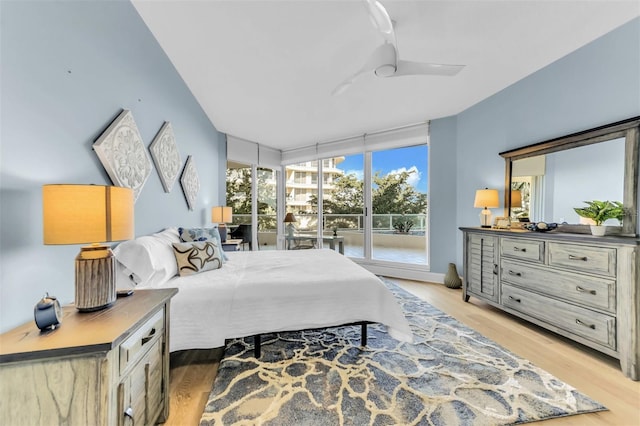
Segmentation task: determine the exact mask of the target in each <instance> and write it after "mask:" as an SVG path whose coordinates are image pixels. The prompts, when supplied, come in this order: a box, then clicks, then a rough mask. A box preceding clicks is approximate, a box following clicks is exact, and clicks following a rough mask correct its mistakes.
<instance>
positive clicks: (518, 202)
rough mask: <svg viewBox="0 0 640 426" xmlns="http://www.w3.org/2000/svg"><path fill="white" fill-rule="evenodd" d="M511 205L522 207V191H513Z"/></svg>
mask: <svg viewBox="0 0 640 426" xmlns="http://www.w3.org/2000/svg"><path fill="white" fill-rule="evenodd" d="M511 207H522V191H519V190H517V189H514V190H512V191H511Z"/></svg>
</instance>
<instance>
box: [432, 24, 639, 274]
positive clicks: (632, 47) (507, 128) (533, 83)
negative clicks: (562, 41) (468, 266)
mask: <svg viewBox="0 0 640 426" xmlns="http://www.w3.org/2000/svg"><path fill="white" fill-rule="evenodd" d="M637 115H640V18H636V19H634V20H632V21H630V22H628V23H627V24H625V25H623V26H621V27H619V28H617V29H615V30H614V31H612V32H610V33H608V34H606V35H604V36H602V37H600V38H599V39H597V40H595V41H593V42H592V43H589V44H587V45H586V46H583V47H582V48H580V49H578V50H576V51H575V52H572V53H570V54H569V55H567V56H565V57H564V58H561V59H559V60H558V61H556V62H554V63H552V64H550V65H549V66H547V67H545V68H543V69H541V70H539V71H538V72H536V73H534V74H531V75H530V76H528V77H526V78H524V79H522V80H520V81H518V82H517V83H515V84H513V85H511V86H510V87H508V88H506V89H504V90H502V91H501V92H499V93H497V94H495V95H493V96H491V97H489V98H487V99H485V100H484V101H482V102H480V103H478V104H476V105H474V106H473V107H471V108H469V109H467V110H465V111H463V112H462V113H460V114H458V115H457V116H456V117H455V119H456V127H455V129H454V128H452V127H451V126H450V121H449V120H450V118H445V119H440V120H434V121H432V126H433V128H434V129H439V130H441V131H439V132H435V131H434V132H432V134H431V144H432V145H434V146H435V145H438V144H439V143H441V139H442V140H445V141H446V140H455V141H456V169H455V170H443V174H435V173H432V175H431V182H432V185H431V188H432V190H433V188H434V187H435V186H436V185H438V184H439V183H441V182H444V181H447V180H455V181H456V183H457V184H456V191H455V193H456V197H457V200H456V202H455V206H454V208H455V209H456V211H457V215H450V216H446V215H444V214H442V211H443V210H444V211H446V212H451V208H452V206H451V205H450V204H437V203H436V202H435V201H434V200H432V202H431V205H430V211H431V212H432V213H431V214H432V216H434V217H435V216H436V215H439V216H441V217H443V218H444V220H443V221H442V222H437V223H434V222H433V221H432V223H431V226H432V233H433V232H437V231H436V230H435V229H433V227H434V226H437V227H438V228H440V227H444V228H447V229H451V228H457V227H458V226H478V225H479V218H478V214H479V211H478V209H475V208H473V199H474V196H475V191H476V189H480V188H484V187H489V188H500V189H501V191H500V199H502V197H503V192H504V191H502V188H504V159H503V158H502V157H500V156H499V155H498V153H499V152H502V151H506V150H509V149H513V148H518V147H520V146H524V145H529V144H532V143H535V142H540V141H543V140H547V139H551V138H554V137H558V136H562V135H566V134H570V133H574V132H577V131H581V130H586V129H590V128H593V127H596V126H600V125H604V124H608V123H612V122H615V121H619V120H623V119H626V118H630V117H633V116H637ZM432 158H436V157H435V154H433V157H432ZM432 172H433V170H432ZM502 212H503V210H502V209H494V210H493V213H494V216H496V215H497V216H502ZM447 235H448V233H447ZM455 241H456V244H455V245H454V244H448V242H447V241H440V240H438V241H437V240H435V239H433V238H432V241H431V245H430V251H431V253H432V255H431V256H432V260H433V258H434V256H435V255H436V253H437V256H438V257H440V258H442V259H444V258H447V259H451V261H453V260H454V259H457V264H458V272H462V269H461V266H462V234H461V233H460V232H457V237H456V238H455ZM440 243H441V244H440ZM432 264H433V268H432V271H434V272H445V269H443V268H442V267H441V266H440V265H439V264H436V263H435V262H433V261H432Z"/></svg>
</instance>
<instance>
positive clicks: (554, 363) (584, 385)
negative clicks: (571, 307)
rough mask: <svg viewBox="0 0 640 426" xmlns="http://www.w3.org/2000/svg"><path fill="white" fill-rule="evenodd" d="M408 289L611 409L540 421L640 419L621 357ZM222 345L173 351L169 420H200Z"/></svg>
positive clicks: (586, 423)
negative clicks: (618, 359) (622, 371)
mask: <svg viewBox="0 0 640 426" xmlns="http://www.w3.org/2000/svg"><path fill="white" fill-rule="evenodd" d="M393 281H394V282H396V283H398V284H400V285H401V286H403V287H404V288H405V289H407V290H408V291H410V292H412V293H414V294H415V295H417V296H419V297H421V298H423V299H425V300H427V301H428V302H429V303H431V304H432V305H434V306H436V307H437V308H439V309H441V310H442V311H444V312H446V313H448V314H449V315H451V316H453V317H455V318H456V319H458V320H459V321H460V322H462V323H464V324H466V325H468V326H469V327H471V328H473V329H475V330H477V331H478V332H480V333H481V334H483V335H484V336H486V337H488V338H489V339H491V340H493V341H495V342H497V343H499V344H501V345H502V346H504V347H505V348H507V349H509V350H510V351H512V352H514V353H516V354H518V355H520V356H521V357H523V358H526V359H528V360H529V361H531V362H533V363H534V364H535V365H537V366H538V367H540V368H542V369H544V370H547V371H548V372H549V373H551V374H553V375H555V376H556V377H558V378H559V379H561V380H563V381H565V382H567V383H569V384H570V385H572V386H573V387H575V388H577V389H578V390H579V391H581V392H583V393H584V394H586V395H588V396H590V397H591V398H593V399H595V400H597V401H598V402H600V403H602V404H603V405H605V406H606V407H608V408H609V411H603V412H599V413H591V414H582V415H578V416H569V417H564V418H559V419H552V420H546V421H544V422H540V423H547V424H549V425H551V424H554V425H560V424H562V425H576V426H590V425H611V426H627V425H628V426H639V425H640V382H634V381H632V380H630V379H627V378H626V377H624V376H623V374H622V373H621V372H620V366H619V364H618V361H617V360H616V359H614V358H610V357H608V356H606V355H603V354H600V353H599V352H596V351H593V350H591V349H589V348H586V347H584V346H581V345H578V344H576V343H574V342H571V341H570V340H568V339H565V338H563V337H560V336H558V335H555V334H553V333H551V332H548V331H546V330H544V329H542V328H539V327H537V326H535V325H532V324H529V323H527V322H526V321H522V320H520V319H518V318H516V317H513V316H511V315H509V314H506V313H504V312H502V311H500V310H498V309H495V308H493V307H491V306H489V305H487V304H485V303H483V302H481V301H479V300H477V299H475V298H473V297H472V298H471V300H470V301H469V303H464V302H463V301H462V291H461V290H451V289H448V288H446V287H445V286H444V285H442V284H431V283H423V282H415V281H406V280H398V279H393ZM221 355H222V351H221V349H213V350H193V351H182V352H178V353H174V354H171V371H170V377H171V379H170V401H171V410H170V415H169V419H168V421H167V422H166V423H165V425H171V426H173V425H197V424H198V421H199V420H200V415H201V414H202V411H203V410H204V405H205V403H206V401H207V397H208V396H209V391H210V390H211V385H212V383H213V379H214V378H215V372H216V370H217V368H218V361H219V360H220V357H221Z"/></svg>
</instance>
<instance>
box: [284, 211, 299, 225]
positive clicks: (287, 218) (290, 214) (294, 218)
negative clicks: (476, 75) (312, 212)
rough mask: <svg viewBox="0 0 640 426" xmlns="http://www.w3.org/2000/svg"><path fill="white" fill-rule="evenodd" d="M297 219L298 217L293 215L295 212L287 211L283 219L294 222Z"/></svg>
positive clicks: (285, 221)
mask: <svg viewBox="0 0 640 426" xmlns="http://www.w3.org/2000/svg"><path fill="white" fill-rule="evenodd" d="M295 221H296V217H295V216H294V215H293V213H287V215H286V216H285V217H284V220H283V222H284V223H293V222H295Z"/></svg>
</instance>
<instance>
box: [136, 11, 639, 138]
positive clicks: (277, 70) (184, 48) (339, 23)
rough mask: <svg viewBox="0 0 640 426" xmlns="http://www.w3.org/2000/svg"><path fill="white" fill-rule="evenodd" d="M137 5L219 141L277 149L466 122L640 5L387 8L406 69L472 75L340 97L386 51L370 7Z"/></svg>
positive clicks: (407, 81)
mask: <svg viewBox="0 0 640 426" xmlns="http://www.w3.org/2000/svg"><path fill="white" fill-rule="evenodd" d="M132 3H133V4H134V6H135V8H136V9H137V10H138V12H139V13H140V15H141V16H142V18H143V19H144V21H145V22H146V24H147V26H148V27H149V28H150V30H151V32H152V33H153V34H154V36H155V37H156V39H157V40H158V42H159V43H160V45H161V46H162V48H163V49H164V50H165V52H166V54H167V55H168V57H169V58H170V60H171V61H172V62H173V64H174V66H175V67H176V69H177V70H178V72H179V73H180V75H181V76H182V78H183V79H184V81H185V82H186V84H187V85H188V87H189V88H190V90H191V91H192V92H193V94H194V96H195V97H196V98H197V100H198V101H199V102H200V105H201V106H202V108H203V109H204V111H205V113H206V114H207V115H208V116H209V118H210V119H211V121H212V123H213V124H214V125H215V127H216V128H217V129H218V130H219V131H221V132H224V133H228V134H232V135H234V136H237V137H240V138H243V139H247V140H250V141H254V142H260V143H262V144H264V145H267V146H271V147H274V148H279V149H291V148H294V147H300V146H307V145H312V144H315V143H322V142H326V141H331V140H336V139H341V138H345V137H348V136H354V135H361V134H364V133H371V132H375V131H379V130H384V129H389V128H394V127H400V126H404V125H408V124H413V123H418V122H422V121H425V120H428V119H434V118H439V117H445V116H449V115H453V114H457V113H459V112H461V111H464V110H465V109H466V108H468V107H470V106H472V105H474V104H475V103H477V102H479V101H481V100H483V99H485V98H487V97H489V96H491V95H492V94H494V93H496V92H498V91H500V90H502V89H504V88H506V87H507V86H509V85H511V84H513V83H514V82H516V81H518V80H520V79H522V78H524V77H526V76H527V75H529V74H531V73H533V72H535V71H536V70H539V69H540V68H542V67H544V66H546V65H548V64H550V63H551V62H553V61H555V60H557V59H559V58H561V57H563V56H565V55H566V54H568V53H570V52H572V51H574V50H576V49H577V48H579V47H581V46H583V45H585V44H587V43H589V42H590V41H592V40H594V39H596V38H598V37H600V36H601V35H603V34H605V33H607V32H609V31H610V30H612V29H614V28H616V27H618V26H620V25H622V24H623V23H625V22H627V21H629V20H631V19H633V18H634V17H635V16H640V2H639V1H638V0H633V1H613V0H582V1H566V0H554V1H551V0H537V1H531V0H511V1H504V0H503V1H488V0H487V1H485V0H475V1H474V0H467V1H460V0H448V1H433V0H422V1H400V0H381V3H382V4H383V5H384V6H385V7H386V9H387V11H388V13H389V15H390V16H391V19H392V20H393V21H395V30H396V36H397V45H398V51H399V57H400V58H401V59H405V60H413V61H421V62H437V63H450V64H465V65H466V67H465V68H464V69H463V70H462V72H460V74H458V75H457V76H455V77H440V76H404V77H397V78H386V79H383V78H379V77H375V76H374V75H367V76H362V77H361V78H359V79H358V80H356V81H355V83H354V84H353V85H352V86H351V87H350V88H349V90H347V91H346V92H345V93H343V94H342V95H340V96H331V91H332V90H333V89H334V88H335V87H336V86H337V85H338V84H339V83H340V82H341V81H343V80H344V79H345V78H347V77H348V76H350V75H351V74H353V73H354V72H355V71H357V70H358V69H360V67H362V65H363V64H364V62H365V61H366V59H367V58H368V56H369V54H370V53H371V52H372V51H373V49H374V48H375V47H377V46H378V45H380V44H382V42H383V40H382V38H381V36H380V34H379V33H378V32H377V31H376V29H375V28H374V27H373V25H372V23H371V21H370V20H369V15H368V11H367V8H366V7H365V4H364V1H362V0H341V1H339V0H333V1H331V0H323V1H317V0H290V1H276V0H263V1H242V0H241V1H238V0H235V1H219V0H209V1H205V0H199V1H194V0H171V1H167V0H132Z"/></svg>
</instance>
